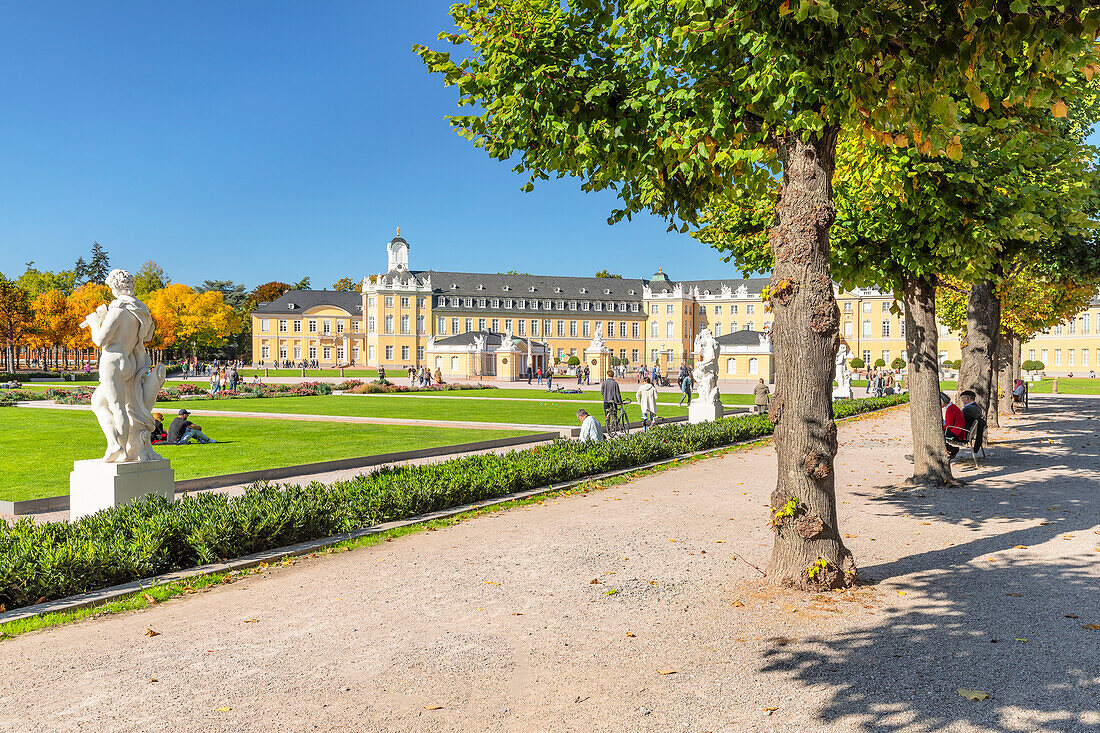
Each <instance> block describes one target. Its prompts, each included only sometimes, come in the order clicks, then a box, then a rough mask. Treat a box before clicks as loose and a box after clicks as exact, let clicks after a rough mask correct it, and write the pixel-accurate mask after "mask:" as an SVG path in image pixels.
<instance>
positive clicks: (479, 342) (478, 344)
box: [474, 336, 486, 352]
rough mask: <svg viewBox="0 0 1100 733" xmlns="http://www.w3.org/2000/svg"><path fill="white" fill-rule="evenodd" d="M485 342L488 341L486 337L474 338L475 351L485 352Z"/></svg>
mask: <svg viewBox="0 0 1100 733" xmlns="http://www.w3.org/2000/svg"><path fill="white" fill-rule="evenodd" d="M485 341H486V337H485V336H474V351H477V352H482V351H485Z"/></svg>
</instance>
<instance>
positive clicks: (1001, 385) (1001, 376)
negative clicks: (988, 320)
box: [997, 333, 1016, 425]
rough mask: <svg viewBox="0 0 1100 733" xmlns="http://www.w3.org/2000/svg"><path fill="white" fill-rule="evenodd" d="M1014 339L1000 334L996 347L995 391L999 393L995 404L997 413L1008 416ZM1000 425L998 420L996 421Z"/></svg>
mask: <svg viewBox="0 0 1100 733" xmlns="http://www.w3.org/2000/svg"><path fill="white" fill-rule="evenodd" d="M1014 342H1015V339H1014V338H1012V334H1009V333H1001V340H1000V343H999V345H998V347H997V370H998V371H997V391H998V392H1000V393H1001V398H1000V401H999V402H998V403H997V409H998V411H999V412H1003V413H1004V414H1006V415H1007V414H1008V413H1009V411H1010V410H1011V408H1012V385H1013V380H1014V379H1015V376H1013V374H1014V372H1013V369H1012V353H1013V351H1015V348H1016V345H1015V343H1014ZM997 424H998V425H999V424H1000V420H998V421H997Z"/></svg>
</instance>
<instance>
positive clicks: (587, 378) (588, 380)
mask: <svg viewBox="0 0 1100 733" xmlns="http://www.w3.org/2000/svg"><path fill="white" fill-rule="evenodd" d="M584 383H585V384H592V372H591V371H590V370H589V369H588V365H587V364H585V365H584Z"/></svg>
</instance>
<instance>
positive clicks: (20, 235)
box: [0, 0, 735, 287]
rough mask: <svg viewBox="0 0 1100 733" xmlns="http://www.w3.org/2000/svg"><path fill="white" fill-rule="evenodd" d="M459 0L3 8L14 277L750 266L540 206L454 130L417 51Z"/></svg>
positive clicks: (4, 135)
mask: <svg viewBox="0 0 1100 733" xmlns="http://www.w3.org/2000/svg"><path fill="white" fill-rule="evenodd" d="M450 5H451V2H450V0H404V1H403V2H383V1H381V0H357V1H355V2H335V1H334V2H328V1H322V2H293V3H292V2H281V1H278V0H263V1H260V0H255V1H250V2H238V1H236V0H234V1H232V2H225V1H224V0H222V1H221V2H181V3H162V2H148V1H147V0H145V1H143V2H125V3H124V2H99V3H88V2H54V1H52V0H51V1H50V2H30V3H27V2H18V3H17V2H7V1H6V0H0V7H2V8H3V13H2V15H0V17H2V18H3V23H2V24H0V68H2V69H4V73H3V75H2V76H0V99H2V100H3V112H2V113H0V272H3V273H4V274H6V275H8V276H9V277H10V276H14V275H18V274H19V273H21V272H22V271H23V263H24V262H26V261H28V260H34V261H35V262H36V266H37V267H39V268H42V269H59V268H66V267H70V266H71V264H72V262H73V261H74V260H75V259H76V258H77V257H78V256H80V255H86V254H87V252H88V250H89V248H90V246H91V243H92V241H93V240H98V241H99V242H100V243H101V244H102V245H104V246H105V247H106V248H107V249H108V251H109V252H110V254H111V261H112V264H113V265H115V266H121V267H127V268H130V269H136V268H137V267H139V266H140V265H141V263H142V262H144V261H145V260H148V259H155V260H157V261H158V262H159V263H160V264H161V266H162V267H164V269H165V270H166V271H167V273H168V274H169V276H171V278H172V279H173V280H174V281H177V282H187V283H195V282H200V281H202V280H203V279H206V278H211V279H233V280H237V281H239V282H244V283H245V284H247V285H249V286H250V287H251V286H253V285H256V284H258V283H262V282H266V281H268V280H290V281H294V280H297V279H298V278H300V277H302V276H304V275H309V276H311V277H312V281H313V285H314V287H318V286H325V287H327V286H329V285H330V284H331V283H332V282H334V281H335V280H336V279H338V278H339V277H341V276H343V275H349V276H352V277H355V278H358V277H361V276H363V275H365V274H368V273H372V272H378V271H380V270H383V269H385V251H384V245H385V243H386V242H388V241H389V240H390V238H391V237H392V236H393V234H394V227H395V226H397V225H400V226H401V232H402V235H403V236H405V237H406V238H407V239H408V240H409V243H410V245H411V257H410V259H411V263H410V264H411V265H412V267H414V268H416V269H421V268H425V269H426V268H429V267H431V268H435V269H441V270H448V269H453V270H466V271H488V272H499V271H503V270H510V269H515V270H520V271H527V272H536V273H554V274H563V275H564V274H569V275H590V274H592V273H593V272H595V271H596V270H599V269H602V268H608V269H610V270H611V271H612V272H619V273H622V274H624V275H632V276H637V275H648V274H650V273H652V272H653V271H655V270H656V269H657V267H658V266H659V265H661V266H664V268H665V269H666V270H667V271H669V272H670V273H671V274H672V275H673V276H674V277H680V278H689V277H690V278H702V277H717V276H719V275H727V276H728V275H730V274H735V270H734V268H733V267H732V266H731V265H727V264H725V263H723V262H721V261H720V259H719V257H718V256H717V253H716V252H714V251H713V250H710V249H708V248H707V247H704V246H703V245H700V244H698V243H697V242H695V241H694V240H692V239H690V238H688V237H686V236H680V235H673V234H666V233H665V226H666V224H664V223H662V222H661V221H660V220H658V219H655V218H651V217H642V218H641V219H638V218H636V219H635V221H634V222H632V223H623V224H618V225H616V226H614V227H610V226H608V225H607V223H606V218H607V216H608V214H609V212H610V211H611V209H612V208H613V206H614V203H615V200H614V198H613V197H612V196H600V195H590V194H584V193H582V192H581V191H580V190H579V186H578V183H577V181H575V180H561V181H553V182H547V183H543V184H542V185H540V186H539V187H537V188H536V189H535V191H534V192H533V193H530V194H525V193H522V192H521V191H520V190H519V189H520V186H522V185H523V183H524V182H525V181H524V180H523V179H522V178H521V177H519V176H518V175H516V174H514V173H512V172H511V170H510V166H507V165H504V164H501V163H498V162H496V161H493V160H490V159H489V158H488V157H487V156H486V155H484V153H482V152H481V151H479V150H476V149H474V148H473V147H472V146H471V145H470V144H469V143H468V142H467V141H465V140H463V139H461V138H459V137H457V136H456V135H455V134H453V133H452V132H451V131H450V128H449V126H448V125H447V123H446V121H445V119H444V116H445V115H447V114H450V113H453V112H455V111H456V106H455V100H456V98H457V97H456V92H455V91H454V90H453V89H444V88H443V85H442V82H441V79H440V78H438V77H433V76H429V75H428V73H427V71H426V69H425V67H424V66H423V65H422V64H421V63H420V60H419V58H418V57H416V56H415V55H414V54H413V53H412V45H413V44H414V43H418V42H419V43H435V36H436V34H437V33H438V32H439V31H440V30H443V29H445V28H447V27H449V24H450V22H449V17H448V15H447V12H446V11H447V8H448V7H449V6H450Z"/></svg>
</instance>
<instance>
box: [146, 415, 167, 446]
mask: <svg viewBox="0 0 1100 733" xmlns="http://www.w3.org/2000/svg"><path fill="white" fill-rule="evenodd" d="M153 420H155V421H156V422H155V424H154V425H153V433H152V435H150V436H149V440H150V442H151V443H153V444H154V445H155V444H157V443H163V442H164V441H165V440H167V439H168V433H166V432H164V415H162V414H161V413H159V412H154V413H153Z"/></svg>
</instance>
